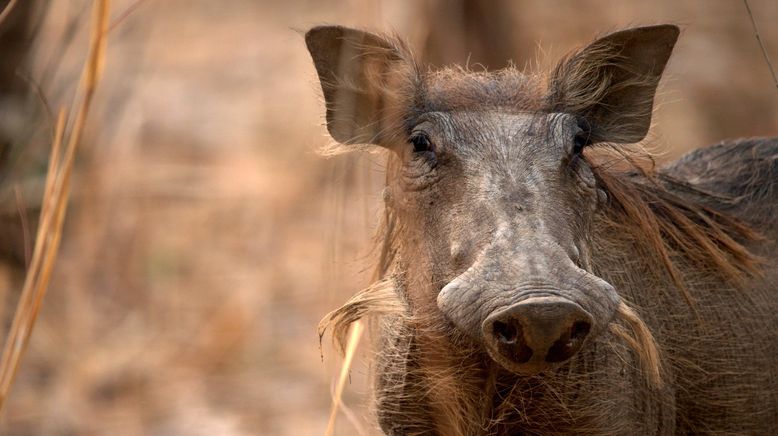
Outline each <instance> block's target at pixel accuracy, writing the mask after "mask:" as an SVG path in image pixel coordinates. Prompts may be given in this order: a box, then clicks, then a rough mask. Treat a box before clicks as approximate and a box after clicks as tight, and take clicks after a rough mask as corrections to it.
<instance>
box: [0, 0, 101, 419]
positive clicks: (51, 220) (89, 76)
mask: <svg viewBox="0 0 778 436" xmlns="http://www.w3.org/2000/svg"><path fill="white" fill-rule="evenodd" d="M109 10H110V1H109V0H97V1H96V2H95V3H94V16H93V19H92V28H91V37H90V43H89V57H88V58H87V62H86V64H85V65H84V69H83V71H82V83H83V86H84V88H83V89H84V91H83V96H82V98H81V101H80V104H79V105H78V106H77V107H76V109H75V111H76V118H75V120H74V122H73V127H72V129H71V131H70V132H69V134H68V135H66V133H65V126H66V124H67V123H66V116H65V111H64V110H60V112H59V114H58V117H57V124H56V130H55V135H54V140H53V142H52V149H51V156H50V158H49V166H48V171H47V175H46V186H45V190H44V193H43V201H42V207H41V215H40V224H39V225H38V230H37V235H36V239H35V248H34V249H33V253H32V260H31V262H30V266H29V268H28V270H27V275H26V276H25V281H24V286H23V288H22V293H21V296H20V297H19V304H18V305H17V307H16V312H15V314H14V319H13V323H12V325H11V330H10V332H9V333H8V337H7V338H6V342H5V348H4V349H3V354H2V358H1V359H0V410H2V407H3V406H4V405H5V400H6V399H7V398H8V394H9V392H10V389H11V384H12V383H13V380H14V376H15V375H16V371H17V370H18V368H19V363H20V362H21V358H22V355H23V354H24V351H25V349H26V348H27V344H28V342H29V338H30V334H31V333H32V328H33V326H34V325H35V320H36V319H37V317H38V312H39V311H40V307H41V303H42V302H43V297H44V296H45V295H46V290H47V288H48V284H49V279H50V278H51V272H52V270H53V267H54V261H55V259H56V255H57V251H58V248H59V243H60V240H61V236H62V224H63V222H64V220H65V212H66V210H67V204H68V196H69V193H70V176H71V174H72V172H73V163H74V161H75V156H76V149H77V147H78V144H79V143H80V142H81V136H82V134H83V130H84V125H85V124H86V118H87V114H88V113H89V108H90V106H91V103H92V97H93V95H94V91H95V89H96V87H97V83H98V81H99V77H100V72H101V70H102V66H103V62H104V57H105V46H106V40H105V38H106V31H107V28H108V17H109ZM66 136H67V145H66V148H65V150H64V151H63V150H62V147H63V144H64V143H65V137H66Z"/></svg>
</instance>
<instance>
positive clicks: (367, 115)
mask: <svg viewBox="0 0 778 436" xmlns="http://www.w3.org/2000/svg"><path fill="white" fill-rule="evenodd" d="M305 43H306V45H307V46H308V51H309V52H310V53H311V57H312V58H313V63H314V66H315V67H316V72H317V73H318V74H319V81H320V82H321V88H322V91H323V93H324V100H325V102H326V105H327V129H328V130H329V132H330V135H331V136H332V138H333V139H335V140H336V141H338V142H340V143H342V144H378V145H384V146H388V145H389V144H391V143H392V141H393V140H396V139H397V138H398V137H401V136H402V137H404V136H405V134H406V132H405V130H406V129H405V126H404V124H405V123H404V120H405V119H406V118H407V114H408V112H409V110H410V108H411V104H412V102H413V97H414V94H415V92H416V86H417V83H418V82H419V79H418V77H419V75H418V69H417V67H416V64H415V63H414V61H413V59H412V56H411V54H410V52H409V51H408V50H407V49H406V48H405V46H404V44H403V43H402V42H400V41H398V40H395V39H392V38H385V37H382V36H379V35H375V34H372V33H368V32H363V31H361V30H356V29H349V28H346V27H341V26H320V27H314V28H312V29H311V30H309V31H308V32H307V33H306V34H305Z"/></svg>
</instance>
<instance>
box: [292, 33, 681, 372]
mask: <svg viewBox="0 0 778 436" xmlns="http://www.w3.org/2000/svg"><path fill="white" fill-rule="evenodd" d="M677 36H678V29H677V28H676V27H675V26H670V25H660V26H652V27H642V28H635V29H629V30H625V31H621V32H617V33H613V34H610V35H607V36H605V37H603V38H601V39H599V40H597V41H595V42H594V43H592V44H590V45H589V46H587V47H585V48H584V49H582V50H580V51H578V52H576V53H574V54H572V55H571V56H569V57H568V58H566V59H565V60H563V61H562V62H560V63H559V65H558V66H557V67H556V68H555V69H554V70H553V71H552V73H551V74H550V75H548V76H539V75H537V76H536V75H528V74H524V73H520V72H518V71H516V70H514V69H507V70H503V71H498V72H494V73H486V72H482V73H473V72H469V71H465V70H461V69H448V70H443V71H438V72H422V71H421V69H420V68H419V67H418V66H417V65H416V64H415V62H414V61H413V60H412V57H411V55H410V53H409V51H408V50H407V49H406V48H405V47H404V46H402V44H399V43H398V42H396V41H394V40H393V39H391V38H385V37H381V36H377V35H374V34H370V33H365V32H362V31H358V30H353V29H347V28H343V27H334V26H333V27H329V26H328V27H317V28H314V29H312V30H310V31H309V32H308V33H307V35H306V43H307V45H308V49H309V50H310V52H311V55H312V57H313V60H314V64H315V66H316V70H317V72H318V74H319V77H320V80H321V84H322V89H323V91H324V98H325V100H326V103H327V127H328V129H329V132H330V134H331V135H332V137H333V138H334V139H335V140H336V141H338V142H339V143H341V144H374V145H379V146H381V147H385V148H386V149H389V150H391V151H392V152H393V153H391V158H390V163H389V167H388V181H387V191H386V192H387V193H386V201H387V207H388V208H390V209H391V210H392V212H393V213H394V214H395V215H396V216H397V220H398V223H399V227H400V229H399V230H398V235H399V236H398V237H399V238H401V239H402V241H403V242H402V244H401V249H400V251H401V253H400V255H401V256H402V268H403V270H404V271H405V272H406V275H407V277H408V284H407V288H408V295H407V298H408V300H409V302H410V305H411V307H412V310H417V311H420V312H425V313H431V312H434V313H437V314H442V315H443V317H444V318H445V320H447V322H450V323H451V324H452V325H453V326H455V327H456V329H457V330H458V331H459V332H461V333H463V334H464V335H467V336H468V337H470V338H471V339H472V340H474V341H475V342H476V343H478V344H481V346H483V348H484V349H485V350H486V351H487V352H488V354H489V355H490V356H491V357H492V359H493V360H494V361H496V362H497V363H499V364H500V365H501V366H503V367H504V368H506V369H508V370H510V371H513V372H516V373H520V374H534V373H537V372H539V371H543V370H545V369H548V368H550V367H553V365H555V364H558V363H561V362H565V361H567V360H568V359H570V358H571V357H572V356H573V355H575V354H576V353H577V352H578V351H579V350H580V349H581V348H582V347H585V346H586V344H587V343H588V342H590V341H591V339H592V338H594V337H596V335H598V334H599V333H600V332H602V331H603V330H604V329H605V328H606V327H607V326H608V324H609V323H610V322H611V320H612V318H613V317H614V314H615V313H616V311H617V308H618V307H619V304H620V300H619V296H618V295H617V293H616V292H615V290H614V288H613V287H612V286H611V285H610V284H609V283H607V282H606V281H605V280H603V279H601V278H599V277H598V276H597V275H595V274H594V273H593V271H592V266H591V264H590V259H591V256H592V252H591V251H592V246H591V243H590V242H589V237H590V236H591V233H592V232H591V225H592V222H593V219H594V218H595V214H594V212H595V211H596V209H597V207H598V205H599V204H601V203H602V202H603V201H604V200H605V197H606V194H605V193H604V192H603V191H601V190H599V189H598V180H597V176H596V172H595V171H594V170H593V167H592V166H593V165H594V164H593V163H592V162H591V161H590V159H588V158H587V157H586V155H587V149H589V148H591V147H594V146H601V145H602V144H608V146H610V147H614V144H626V143H634V142H638V141H640V140H642V139H643V138H644V136H645V135H646V133H647V131H648V129H649V126H650V121H651V111H652V106H653V99H654V93H655V90H656V86H657V83H658V81H659V79H660V76H661V74H662V71H663V69H664V67H665V64H666V62H667V60H668V58H669V56H670V53H671V51H672V48H673V45H674V44H675V41H676V38H677Z"/></svg>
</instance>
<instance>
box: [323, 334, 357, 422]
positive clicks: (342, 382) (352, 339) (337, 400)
mask: <svg viewBox="0 0 778 436" xmlns="http://www.w3.org/2000/svg"><path fill="white" fill-rule="evenodd" d="M364 330H365V326H364V325H363V322H362V321H361V320H360V321H355V322H354V324H352V325H351V335H350V336H349V339H348V345H347V346H346V357H345V358H344V359H343V366H342V367H341V368H340V377H338V384H337V385H336V386H335V393H334V395H333V396H332V408H331V409H330V419H329V421H328V422H327V431H326V432H325V433H324V434H325V435H326V436H332V435H333V434H334V432H335V420H336V418H337V417H338V408H339V406H340V404H341V399H342V397H343V389H344V388H345V387H346V381H347V380H348V375H349V371H350V370H351V363H352V362H353V361H354V355H355V354H356V352H357V348H358V347H359V341H360V339H361V338H362V332H363V331H364Z"/></svg>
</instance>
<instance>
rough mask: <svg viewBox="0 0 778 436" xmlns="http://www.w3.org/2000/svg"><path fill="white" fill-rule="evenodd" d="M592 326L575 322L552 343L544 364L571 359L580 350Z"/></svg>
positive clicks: (583, 322)
mask: <svg viewBox="0 0 778 436" xmlns="http://www.w3.org/2000/svg"><path fill="white" fill-rule="evenodd" d="M591 328H592V326H591V324H589V323H588V322H586V321H576V322H574V323H573V325H571V326H570V329H568V330H567V331H565V332H564V333H562V336H560V337H559V339H557V340H556V342H554V344H553V345H552V346H551V348H550V349H549V350H548V354H547V355H546V362H550V363H557V362H564V361H565V360H567V359H569V358H571V357H573V355H575V353H577V352H578V350H579V349H580V348H581V345H582V344H583V342H584V340H585V339H586V336H587V335H588V334H589V331H590V330H591Z"/></svg>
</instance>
